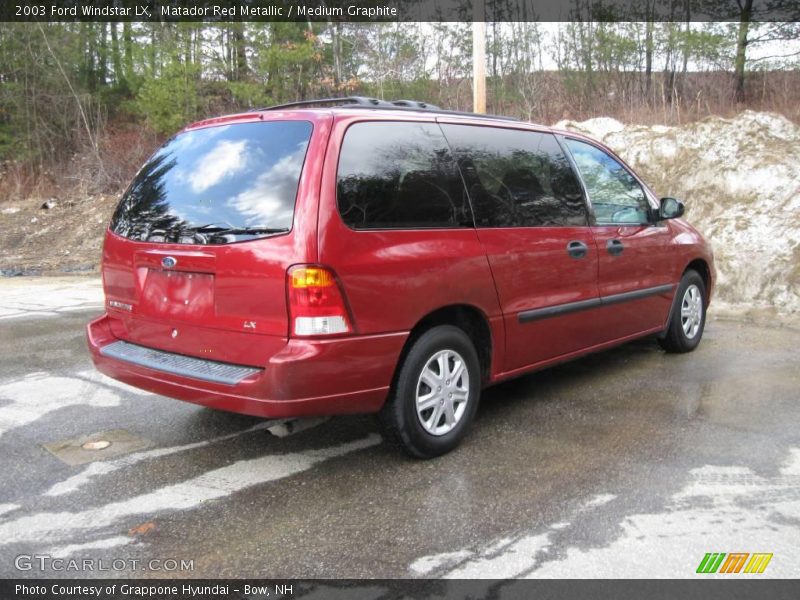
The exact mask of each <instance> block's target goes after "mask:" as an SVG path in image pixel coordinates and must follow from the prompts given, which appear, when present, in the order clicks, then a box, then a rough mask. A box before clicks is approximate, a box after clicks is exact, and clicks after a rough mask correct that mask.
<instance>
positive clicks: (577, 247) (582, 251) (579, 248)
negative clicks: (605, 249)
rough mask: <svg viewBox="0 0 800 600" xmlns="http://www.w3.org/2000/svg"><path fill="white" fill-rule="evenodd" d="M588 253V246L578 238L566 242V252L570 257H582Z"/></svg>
mask: <svg viewBox="0 0 800 600" xmlns="http://www.w3.org/2000/svg"><path fill="white" fill-rule="evenodd" d="M588 253H589V246H587V245H586V244H584V243H583V242H581V241H580V240H572V241H571V242H570V243H569V244H567V254H569V255H570V256H571V257H572V258H584V257H585V256H586V255H587V254H588Z"/></svg>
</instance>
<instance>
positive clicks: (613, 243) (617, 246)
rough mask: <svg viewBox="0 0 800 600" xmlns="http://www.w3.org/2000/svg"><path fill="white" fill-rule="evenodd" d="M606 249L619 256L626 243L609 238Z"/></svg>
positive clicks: (612, 254)
mask: <svg viewBox="0 0 800 600" xmlns="http://www.w3.org/2000/svg"><path fill="white" fill-rule="evenodd" d="M606 250H608V253H609V254H610V255H611V256H619V255H620V254H622V251H623V250H625V244H623V243H622V242H621V241H619V240H608V242H606Z"/></svg>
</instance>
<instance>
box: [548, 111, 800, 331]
mask: <svg viewBox="0 0 800 600" xmlns="http://www.w3.org/2000/svg"><path fill="white" fill-rule="evenodd" d="M556 127H557V128H560V129H571V130H574V131H579V132H582V133H586V134H588V135H590V136H592V137H594V138H595V139H599V140H601V141H603V142H604V143H605V144H606V145H608V146H609V147H611V148H613V149H614V150H615V151H616V152H618V153H619V154H620V156H622V157H623V158H624V159H625V160H626V161H628V163H630V164H631V166H633V167H634V168H635V169H636V170H637V172H638V173H639V174H640V175H642V177H643V178H644V179H645V180H646V181H647V182H648V183H649V184H650V185H651V186H652V187H653V189H654V190H655V192H656V193H657V194H659V195H661V196H675V197H677V198H679V199H681V200H683V201H684V203H685V204H686V218H687V220H688V221H689V222H690V223H692V224H693V225H694V226H695V227H697V229H699V230H700V231H701V232H702V233H703V234H704V235H706V236H707V238H708V239H709V240H710V241H711V243H712V244H713V247H714V254H715V258H716V264H717V271H718V274H719V285H718V288H717V296H716V297H717V299H718V300H721V301H723V302H724V303H727V304H729V305H734V306H739V307H742V308H746V307H754V308H761V307H770V306H772V307H775V308H776V309H778V310H779V311H780V312H782V313H793V314H795V315H797V314H800V289H798V283H800V127H798V126H797V125H794V124H793V123H792V122H791V121H789V120H787V119H785V118H784V117H781V116H779V115H775V114H771V113H759V112H753V111H745V112H743V113H741V114H740V115H738V116H737V117H735V118H733V119H723V118H720V117H710V118H707V119H704V120H702V121H698V122H695V123H691V124H688V125H683V126H679V127H665V126H658V125H656V126H641V125H622V124H621V123H620V122H619V121H616V120H614V119H609V118H605V117H603V118H596V119H590V120H588V121H584V122H582V123H576V122H573V121H562V122H560V123H558V124H557V125H556Z"/></svg>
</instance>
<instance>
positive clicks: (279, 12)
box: [0, 0, 800, 22]
mask: <svg viewBox="0 0 800 600" xmlns="http://www.w3.org/2000/svg"><path fill="white" fill-rule="evenodd" d="M742 4H743V5H744V6H745V8H743V7H742V6H740V3H739V2H737V0H718V1H716V2H708V1H707V0H664V1H663V2H656V3H652V4H651V3H650V2H642V1H641V0H580V1H579V0H512V1H510V0H348V1H341V0H196V1H193V0H3V1H2V3H1V4H0V21H9V22H13V21H19V22H26V21H27V22H31V21H41V22H47V21H50V22H65V21H111V22H114V21H141V22H179V21H195V22H201V21H202V22H220V21H254V22H259V21H261V22H266V21H295V22H303V21H354V22H370V21H374V22H394V21H429V22H468V21H489V22H501V21H576V20H582V21H607V22H625V21H665V22H681V21H741V20H748V21H755V22H758V21H798V20H800V0H754V2H753V5H752V9H749V10H748V9H747V8H746V4H745V3H742ZM744 11H747V12H744Z"/></svg>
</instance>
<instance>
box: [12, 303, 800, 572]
mask: <svg viewBox="0 0 800 600" xmlns="http://www.w3.org/2000/svg"><path fill="white" fill-rule="evenodd" d="M15 301H16V300H15ZM94 301H95V298H94V296H93V295H92V294H89V295H88V296H87V299H86V301H85V302H84V303H83V304H81V303H80V302H77V301H76V305H75V306H73V307H72V309H71V311H70V312H68V313H64V314H57V315H50V312H52V311H50V310H49V309H48V310H46V311H44V312H45V313H46V315H42V314H40V313H39V312H36V311H34V312H30V313H29V314H22V315H20V314H17V313H13V314H12V313H11V312H9V313H7V314H8V315H9V318H4V319H2V320H0V365H2V366H0V469H2V471H0V472H2V473H3V485H2V486H1V487H0V577H17V576H22V577H41V576H45V575H56V576H65V577H85V576H133V577H163V576H173V577H174V576H177V577H222V576H233V577H276V578H278V577H381V578H403V577H455V578H459V577H492V578H496V577H696V576H697V575H695V570H696V569H697V566H698V564H699V563H700V561H701V560H702V559H703V557H704V555H705V554H706V553H708V552H749V553H756V552H763V553H772V554H773V558H772V560H771V562H770V563H769V565H768V567H767V568H766V570H765V572H764V573H763V574H762V575H758V577H769V576H772V577H798V576H800V563H798V562H797V556H798V551H800V428H798V423H800V402H799V401H798V400H799V398H798V396H799V395H800V394H798V391H799V390H800V369H799V368H798V366H800V359H798V355H797V348H798V346H799V345H800V331H798V330H797V329H792V328H786V327H785V328H781V329H770V328H765V327H761V326H756V325H752V324H747V323H743V322H736V321H728V320H724V321H723V320H714V319H712V320H711V321H710V322H709V324H708V327H707V330H706V336H705V339H704V341H703V343H702V344H701V346H700V347H699V349H698V350H697V351H696V352H694V353H692V354H689V355H681V356H675V355H667V354H664V353H663V352H662V351H661V350H660V349H659V347H658V346H657V344H656V343H655V342H654V341H652V340H643V341H639V342H635V343H631V344H628V345H626V346H623V347H621V348H618V349H615V350H612V351H609V352H605V353H602V354H597V355H594V356H590V357H587V358H584V359H581V360H578V361H575V362H572V363H569V364H566V365H563V366H560V367H557V368H553V369H550V370H547V371H543V372H540V373H536V374H533V375H529V376H526V377H522V378H519V379H517V380H514V381H512V382H509V383H506V384H503V385H500V386H497V387H494V388H491V389H489V390H487V391H485V392H484V396H483V399H482V404H481V407H480V410H479V412H478V417H477V421H476V423H475V424H474V426H473V429H472V431H471V434H470V435H469V437H468V439H467V440H466V442H465V443H464V444H463V445H462V446H461V447H460V448H458V449H457V450H456V451H455V452H453V453H451V454H449V455H447V456H444V457H441V458H439V459H436V460H431V461H415V460H411V459H407V458H405V457H404V456H401V455H399V454H397V453H396V452H395V451H394V450H392V449H391V448H390V447H389V446H387V445H386V444H384V443H383V442H382V440H381V438H380V435H379V433H378V430H377V427H376V425H375V423H374V421H373V419H372V418H371V417H369V416H365V417H338V418H333V419H331V420H328V421H325V422H322V423H311V425H313V426H311V427H308V428H306V429H304V430H301V431H297V432H295V433H291V434H290V435H285V436H284V437H278V436H276V435H274V434H273V433H271V432H270V431H269V430H268V429H267V427H268V426H269V425H270V423H267V422H263V421H260V420H258V419H254V418H250V417H245V416H240V415H235V414H228V413H223V412H215V411H212V410H209V409H204V408H201V407H197V406H194V405H191V404H186V403H182V402H179V401H175V400H171V399H168V398H164V397H160V396H157V395H154V394H148V393H144V392H140V391H138V390H135V389H133V388H130V387H128V386H125V385H123V384H119V383H117V382H114V381H113V380H110V379H108V378H106V377H104V376H102V375H100V374H98V373H96V372H95V371H94V370H93V369H92V367H91V362H90V360H89V357H88V354H87V351H86V349H85V346H84V339H83V325H84V323H85V322H86V321H87V320H88V319H89V318H90V317H91V316H93V315H95V314H97V313H98V312H99V308H98V307H97V306H95V305H94V304H93V302H94ZM0 302H2V301H0ZM17 306H19V304H18V305H17ZM23 308H24V307H23ZM15 310H16V309H15ZM23 312H24V310H23ZM275 431H276V432H278V433H280V432H279V431H278V430H275ZM101 432H105V433H106V434H107V435H115V436H121V437H120V438H115V439H122V440H126V442H124V443H128V444H130V446H129V447H124V448H123V450H125V451H124V452H120V451H119V448H117V449H116V450H115V453H111V454H107V455H104V454H103V452H105V450H97V451H94V452H96V453H97V454H96V456H97V459H96V460H95V459H90V462H85V463H83V464H78V463H79V462H80V461H79V460H78V461H77V462H76V459H75V458H74V456H72V458H71V459H70V460H71V462H72V464H68V462H69V461H67V462H65V460H66V459H65V460H62V459H61V458H59V454H58V452H59V449H61V448H65V447H69V448H71V450H70V451H71V452H72V453H73V455H74V454H75V452H76V450H75V446H76V444H77V446H80V444H81V443H83V442H84V441H87V440H88V441H97V439H99V438H102V437H103V436H102V435H101V436H95V435H94V434H97V433H101ZM286 433H288V431H286V428H284V429H283V434H286ZM120 443H123V442H120ZM46 446H47V447H46ZM112 448H113V445H112ZM87 452H91V451H87ZM31 555H44V556H46V557H51V558H59V557H60V558H67V559H79V560H80V561H83V560H84V559H88V561H89V563H88V564H90V565H91V566H92V568H93V569H94V570H93V571H85V570H84V571H76V570H58V569H59V568H68V565H69V563H68V562H66V563H51V562H49V559H41V560H40V561H39V562H37V560H28V559H27V558H26V557H28V556H31ZM20 556H21V557H22V559H20V558H18V557H20ZM115 559H116V560H117V562H116V563H112V561H113V560H115ZM172 560H174V561H178V562H177V564H176V563H172V562H170V561H172ZM137 561H139V562H137ZM151 561H156V562H151ZM180 561H191V564H188V563H185V564H184V565H183V567H184V568H181V566H180ZM15 563H16V564H15ZM82 564H83V563H82ZM29 565H30V568H28V566H29ZM53 566H55V567H56V570H54V569H53ZM41 567H44V569H43V570H42V569H41ZM103 567H105V568H106V569H109V570H105V571H99V570H98V569H100V568H103ZM117 567H119V568H117ZM173 567H175V568H173ZM20 568H21V569H23V570H19V569H20ZM724 576H726V575H716V576H714V577H724ZM740 576H742V577H754V576H753V575H740Z"/></svg>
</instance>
